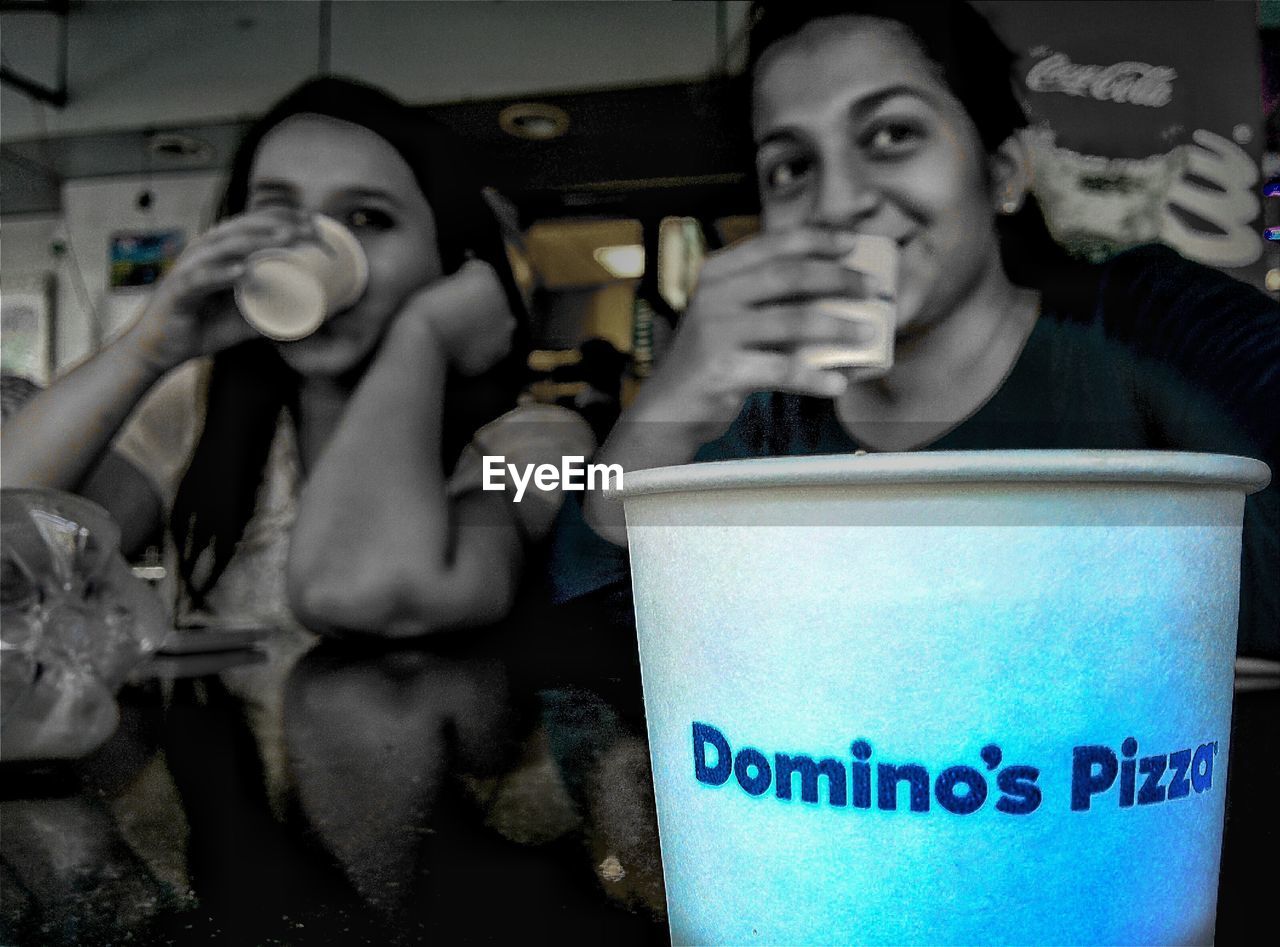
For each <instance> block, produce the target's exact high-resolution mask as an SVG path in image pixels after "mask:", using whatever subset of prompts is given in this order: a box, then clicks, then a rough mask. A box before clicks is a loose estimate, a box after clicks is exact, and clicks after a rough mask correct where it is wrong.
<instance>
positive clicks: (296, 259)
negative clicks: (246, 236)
mask: <svg viewBox="0 0 1280 947" xmlns="http://www.w3.org/2000/svg"><path fill="white" fill-rule="evenodd" d="M313 220H314V222H315V226H316V231H317V234H318V236H319V237H320V240H319V242H317V243H303V244H299V245H297V246H293V247H282V248H279V249H270V250H263V251H261V252H259V253H255V254H254V255H253V256H252V257H250V258H249V272H248V273H247V275H246V276H245V278H244V279H242V280H241V281H240V282H239V283H238V284H236V289H235V297H236V305H237V306H238V307H239V308H240V312H241V313H242V314H243V315H244V318H245V321H247V322H248V323H249V324H250V325H251V326H253V327H254V328H255V329H257V330H258V331H259V332H261V333H262V334H263V335H265V336H267V337H268V338H271V339H275V340H277V341H281V342H292V341H295V340H297V339H301V338H305V337H306V336H308V335H310V334H311V333H313V332H315V331H316V329H318V328H320V326H321V325H322V324H323V323H324V321H325V320H326V319H328V318H329V317H330V316H332V315H334V314H335V313H337V312H340V311H341V310H343V309H345V308H346V307H348V306H350V305H351V304H352V303H354V302H355V301H356V300H357V299H359V298H360V296H361V294H362V293H364V290H365V286H366V284H367V283H368V278H369V263H368V260H367V259H366V258H365V255H364V249H363V248H362V247H361V246H360V241H359V240H357V239H356V237H355V235H354V234H353V233H352V232H351V231H350V230H348V229H347V228H346V227H344V226H342V224H340V223H338V222H337V221H336V220H333V219H332V218H330V217H325V216H323V215H321V214H317V215H316V216H315V217H314V218H313Z"/></svg>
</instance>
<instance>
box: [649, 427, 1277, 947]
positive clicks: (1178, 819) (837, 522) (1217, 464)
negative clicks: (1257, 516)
mask: <svg viewBox="0 0 1280 947" xmlns="http://www.w3.org/2000/svg"><path fill="white" fill-rule="evenodd" d="M1268 478H1269V471H1268V470H1267V468H1266V466H1265V465H1264V464H1262V463H1259V462H1257V461H1254V460H1248V459H1245V458H1239V457H1225V456H1217V455H1207V454H1177V453H1154V452H1124V451H1012V452H990V453H986V452H973V453H945V452H925V453H919V454H896V455H895V454H884V455H867V456H858V457H847V456H846V457H817V458H784V459H769V460H756V461H741V462H732V463H713V464H695V465H691V466H685V467H673V468H665V469H659V470H651V471H641V472H637V473H634V474H629V475H628V477H627V483H626V490H625V494H624V501H625V508H626V516H627V527H628V533H629V539H630V546H631V563H632V576H633V584H634V589H635V605H636V621H637V625H638V629H639V644H640V658H641V666H642V672H643V681H644V698H645V710H646V715H647V718H648V729H649V741H650V747H651V753H652V761H653V773H654V783H655V790H656V799H657V807H658V820H659V828H660V834H661V843H662V858H663V871H664V874H665V878H666V890H667V904H668V911H669V916H670V924H671V936H672V941H673V942H674V943H676V944H693V943H703V944H712V943H714V944H725V943H732V944H749V943H759V944H805V943H836V944H848V943H869V944H907V943H917V944H919V943H924V944H955V943H962V944H978V943H1018V944H1032V943H1071V944H1092V943H1106V944H1117V943H1123V944H1149V943H1160V944H1169V943H1179V944H1183V943H1209V942H1211V941H1212V939H1213V931H1214V915H1215V908H1216V897H1217V887H1218V866H1219V857H1220V849H1221V841H1222V821H1223V802H1224V798H1225V790H1226V775H1227V750H1228V740H1229V737H1230V721H1231V698H1232V668H1233V659H1234V655H1235V640H1236V619H1237V608H1238V597H1239V568H1240V537H1241V522H1242V511H1243V505H1244V497H1245V494H1246V493H1249V492H1252V491H1254V490H1257V489H1260V488H1261V487H1262V486H1264V485H1265V483H1266V482H1267V480H1268ZM1131 741H1132V742H1131ZM1135 743H1136V746H1135V745H1134V744H1135ZM886 766H887V767H892V768H891V769H884V768H883V767H886ZM1157 770H1159V771H1160V772H1159V773H1158V774H1157V773H1156V771H1157ZM1153 774H1155V776H1156V777H1158V778H1155V777H1153ZM780 775H782V776H783V778H781V779H780V778H779V776H780ZM1153 778H1154V781H1153V782H1148V780H1151V779H1153Z"/></svg>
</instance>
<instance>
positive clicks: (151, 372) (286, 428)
mask: <svg viewBox="0 0 1280 947" xmlns="http://www.w3.org/2000/svg"><path fill="white" fill-rule="evenodd" d="M221 217H222V219H221V221H220V222H219V223H218V224H217V225H216V226H215V227H213V228H212V229H211V230H209V231H208V232H206V233H205V234H203V235H202V236H201V237H200V238H199V239H198V240H196V241H195V242H193V243H192V244H191V245H190V246H189V247H188V248H187V249H186V251H185V252H184V253H183V254H182V256H181V257H180V258H179V260H178V261H177V263H176V264H175V265H174V268H173V270H172V271H171V272H170V273H169V274H168V275H167V276H166V277H165V278H164V279H163V280H162V281H161V283H160V284H159V285H158V286H157V287H156V289H155V291H154V293H153V294H152V296H151V298H150V300H149V301H148V303H147V304H146V306H145V307H144V309H143V311H142V313H141V314H140V316H139V317H138V319H137V321H136V322H135V323H134V324H133V325H132V326H131V327H130V328H129V329H128V330H127V331H126V332H125V333H124V334H123V335H122V336H121V337H120V338H119V339H118V340H117V341H116V342H114V343H113V344H111V345H110V346H108V347H107V348H106V349H104V350H103V351H102V352H100V353H99V354H98V355H96V356H94V357H93V358H91V359H90V360H88V361H87V362H86V363H84V364H83V365H81V366H80V367H79V368H77V369H76V370H75V371H73V372H71V373H70V374H69V375H67V376H66V377H65V378H63V379H62V380H60V381H59V382H58V383H57V384H55V385H53V386H52V387H51V388H50V389H49V390H48V391H46V392H43V393H41V394H40V395H38V396H37V397H36V398H34V399H33V400H32V401H31V402H30V403H28V404H27V405H26V406H25V408H24V409H23V410H22V411H21V412H20V413H19V414H17V415H16V416H14V417H13V418H12V419H11V420H10V421H9V422H8V423H7V424H6V427H5V432H4V441H5V444H4V446H5V452H4V455H5V457H4V459H5V465H4V468H5V469H4V484H5V486H38V487H49V488H54V489H63V490H72V491H75V490H78V489H80V488H81V485H82V484H83V483H84V482H85V480H86V478H87V476H88V475H89V474H90V472H91V471H92V469H93V467H94V465H95V463H96V462H97V460H98V458H100V457H101V456H102V455H103V454H104V452H105V451H106V450H107V448H108V446H110V445H111V444H112V443H113V441H114V443H115V447H116V448H117V450H118V451H119V452H120V453H122V454H124V456H126V457H127V458H129V459H131V460H132V461H133V466H134V467H136V468H137V473H139V476H137V477H133V478H131V479H129V480H128V481H127V482H125V481H122V482H121V483H119V484H118V485H117V488H116V489H115V490H114V495H113V496H111V497H107V498H105V500H106V503H107V505H108V506H109V507H110V511H111V512H113V513H116V514H117V515H118V516H119V517H121V518H125V519H129V520H131V521H133V522H132V527H133V528H131V530H130V532H131V533H133V534H137V535H147V534H148V533H149V532H150V530H147V529H145V528H141V526H140V524H139V523H137V522H136V521H137V520H139V519H147V518H151V521H152V522H158V521H161V520H163V521H167V523H168V526H169V530H170V533H171V536H172V539H173V541H174V544H175V546H176V551H177V561H178V569H179V574H180V576H181V589H180V592H181V593H182V598H183V605H182V608H181V610H180V611H182V612H183V613H190V612H191V611H193V610H196V609H198V610H203V611H206V612H209V613H212V614H213V615H215V616H217V618H218V620H220V621H252V622H254V623H260V624H271V625H276V626H280V627H295V628H296V627H297V622H298V621H300V622H301V623H302V624H303V625H305V626H306V627H308V628H310V629H312V630H316V631H321V632H332V633H352V632H354V633H369V634H374V635H389V636H416V635H422V634H426V633H431V632H436V631H443V630H449V629H459V628H466V627H471V626H476V625H481V624H487V623H491V622H493V621H495V620H497V619H499V618H501V617H502V616H503V615H504V614H505V613H506V611H507V610H508V609H509V608H510V605H511V603H512V601H513V598H514V595H515V590H516V586H517V583H518V581H519V578H520V575H521V570H522V563H523V557H524V553H525V547H526V545H527V543H528V542H529V541H530V540H536V539H537V538H538V537H539V536H540V535H541V534H543V533H545V531H546V529H547V527H548V526H549V521H550V518H551V517H552V516H554V510H555V503H556V502H557V501H558V497H556V496H554V495H553V494H550V493H549V494H546V495H541V496H535V497H532V499H533V501H534V502H532V503H529V502H527V501H526V502H525V503H524V504H522V505H521V506H520V507H515V506H513V505H512V504H511V503H509V502H508V501H507V500H506V499H505V497H504V495H503V494H501V493H491V492H482V491H481V490H480V486H481V483H480V463H479V455H480V454H482V453H514V454H518V455H519V454H524V455H528V456H525V458H524V459H525V460H528V461H531V462H536V461H539V460H547V461H550V462H558V460H559V457H560V455H561V454H562V453H564V452H568V453H575V454H576V453H584V452H588V451H589V449H590V445H591V443H592V440H591V438H590V434H589V432H587V431H586V426H585V424H582V423H581V422H577V423H575V422H574V421H573V419H572V416H570V415H568V413H567V412H560V411H559V410H558V409H557V410H556V411H552V412H550V414H548V413H547V409H531V410H532V413H530V410H526V409H521V410H517V411H515V412H512V413H506V414H504V412H509V410H510V409H512V408H513V407H514V405H515V398H516V394H517V392H518V391H519V389H520V387H521V384H522V381H523V372H524V357H525V329H524V324H523V321H522V320H521V319H518V318H517V317H516V315H514V313H522V312H523V308H522V305H521V300H520V297H519V294H518V291H517V289H516V286H515V284H514V281H513V278H512V276H511V272H510V269H509V267H508V264H507V261H506V256H505V251H504V246H503V242H502V239H501V236H500V233H499V229H498V226H497V223H496V220H495V218H494V216H493V214H492V213H491V212H490V210H489V207H488V205H487V203H486V202H485V200H484V199H483V195H482V193H481V188H480V186H479V183H478V181H477V180H476V179H475V178H474V176H473V173H472V172H471V170H470V166H469V165H468V163H467V161H466V160H465V158H464V157H463V155H462V153H461V150H460V148H459V145H458V143H457V142H456V141H455V140H454V139H453V137H452V136H451V135H450V134H449V133H448V132H447V131H445V130H444V129H443V128H442V127H439V126H436V125H434V124H431V123H429V122H428V121H426V120H425V119H423V118H422V117H421V116H419V115H417V114H416V113H414V112H413V111H411V110H410V109H408V108H407V107H405V106H403V105H401V104H400V103H398V102H396V101H395V100H393V99H391V98H390V97H388V96H386V95H385V94H383V93H381V92H379V91H376V90H374V89H371V88H368V87H365V86H362V85H358V84H355V83H352V82H348V81H345V80H339V79H320V80H315V81H313V82H310V83H308V84H306V85H304V86H302V87H301V88H300V89H298V90H297V91H295V92H294V93H292V94H291V95H289V96H288V97H287V98H286V99H284V100H283V101H282V102H281V103H280V104H279V105H277V106H276V107H275V108H273V109H272V110H271V112H270V113H269V114H268V115H266V116H265V117H264V118H263V119H261V120H260V121H259V122H257V123H256V124H255V125H254V126H253V127H252V128H251V129H250V130H249V132H248V134H247V136H246V138H245V140H244V142H243V144H242V146H241V148H240V150H239V152H238V153H237V155H236V157H235V160H234V163H233V166H232V169H231V174H230V179H229V182H228V186H227V190H226V194H225V198H224V202H223V208H222V215H221ZM326 255H330V256H333V257H334V258H335V259H338V263H336V264H334V265H335V266H337V265H339V264H340V265H342V266H345V267H347V269H348V270H349V272H346V273H344V274H341V278H337V279H335V278H333V276H332V273H329V272H327V271H325V270H324V266H325V264H324V262H323V260H324V258H325V257H326ZM299 259H301V263H299ZM317 259H319V260H320V262H319V263H317V262H316V260H317ZM264 260H270V261H273V263H274V264H277V266H278V267H279V266H285V267H286V268H287V267H294V270H293V271H291V272H293V276H289V275H288V274H286V275H285V279H284V282H283V284H281V283H280V281H279V280H278V279H277V281H276V286H277V288H279V287H280V286H281V285H283V289H285V290H291V291H294V297H293V299H294V304H295V305H298V306H301V305H303V304H304V303H306V302H307V300H306V299H305V298H304V297H305V292H304V291H306V290H307V286H308V285H311V286H312V287H313V288H312V289H311V290H310V292H312V293H313V294H315V293H317V292H330V293H334V292H345V293H346V297H345V298H342V299H339V300H337V301H336V304H335V301H334V300H332V299H330V300H327V301H326V300H321V301H319V302H316V301H315V300H312V301H311V302H312V303H314V304H315V305H319V306H323V307H325V308H326V309H327V310H336V311H330V312H328V313H319V314H318V316H319V318H315V319H313V322H320V321H321V320H323V321H322V324H320V325H319V326H318V327H317V328H315V331H313V332H310V334H306V333H307V330H309V329H310V328H312V326H304V327H302V328H301V329H299V328H297V327H296V326H293V325H291V322H294V321H297V320H296V319H295V318H294V317H295V315H296V314H295V313H292V312H283V313H281V312H279V311H277V310H279V309H280V307H279V306H278V305H276V306H275V310H273V309H272V305H273V300H272V299H271V298H270V297H271V292H272V286H271V284H270V283H269V281H268V280H267V279H266V278H265V277H262V276H261V275H260V274H255V273H254V268H255V266H259V267H260V264H262V262H263V261H264ZM308 260H309V261H310V262H308ZM298 266H301V268H302V272H301V274H300V275H299V274H298V273H297V272H295V271H296V269H297V267H298ZM308 266H310V267H311V270H312V272H311V273H310V275H308V272H307V267H308ZM260 268H261V267H260ZM268 275H270V274H268ZM276 276H277V277H279V273H277V274H276ZM291 280H292V281H291ZM308 280H311V283H308ZM325 280H328V281H329V284H332V285H329V284H326V285H323V286H321V287H320V289H319V290H317V289H315V288H314V284H315V283H317V282H319V283H324V282H325ZM344 280H345V282H344ZM264 284H266V288H265V289H264ZM339 284H341V286H339ZM335 286H338V288H337V289H335V288H334V287H335ZM299 287H301V289H299ZM237 290H238V292H237ZM298 292H302V295H301V296H299V295H297V293H298ZM235 297H238V298H239V300H240V305H241V307H243V308H245V310H246V312H247V313H249V314H252V315H254V316H255V318H256V320H257V321H258V322H259V324H262V323H263V322H264V321H265V322H266V323H270V325H268V330H269V331H271V334H273V335H274V336H275V338H264V337H263V336H262V335H260V334H259V332H258V331H256V330H255V329H254V328H253V327H251V326H250V324H249V323H248V322H247V321H246V319H245V318H244V317H242V315H241V313H240V312H238V311H237V306H236V301H235ZM299 300H301V301H299ZM255 306H256V308H255ZM285 309H288V307H287V306H286V307H285ZM264 312H265V313H267V316H265V317H264V315H263V314H264ZM326 314H327V315H328V318H323V317H324V315H326ZM272 315H274V317H276V318H277V321H279V322H280V325H275V324H274V323H271V317H272ZM306 315H307V317H308V318H310V317H311V316H315V315H317V314H316V313H310V314H306ZM303 321H305V319H304V320H303ZM286 324H290V325H286ZM282 327H283V328H282ZM281 339H286V340H287V341H281ZM175 369H177V370H178V371H176V372H175ZM166 375H168V377H167V378H166V380H165V381H164V382H161V379H162V378H164V377H165V376H166ZM157 388H158V389H159V390H157V391H154V392H153V389H157ZM149 392H153V395H152V397H151V398H150V399H149V400H148V399H147V396H148V393H149ZM140 404H141V408H139V405H140ZM131 416H132V420H130V418H131ZM566 419H567V421H568V423H551V422H554V421H566ZM529 420H546V421H548V423H546V424H537V425H532V426H531V425H529V424H527V423H525V424H522V423H520V422H521V421H529ZM534 426H536V427H537V429H538V430H539V431H540V432H541V433H542V434H544V435H546V436H544V437H542V438H541V439H534V438H530V437H529V436H528V431H529V430H530V429H531V427H534ZM469 442H473V443H471V444H470V446H469ZM507 445H510V449H508V450H504V446H507ZM562 448H563V450H562ZM534 455H536V456H534ZM531 492H536V491H531ZM295 619H296V620H295Z"/></svg>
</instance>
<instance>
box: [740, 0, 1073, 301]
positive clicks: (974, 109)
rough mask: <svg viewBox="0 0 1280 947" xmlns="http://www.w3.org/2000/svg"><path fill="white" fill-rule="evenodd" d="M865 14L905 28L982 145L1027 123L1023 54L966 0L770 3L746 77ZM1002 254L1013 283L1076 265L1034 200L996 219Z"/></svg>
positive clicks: (1031, 282)
mask: <svg viewBox="0 0 1280 947" xmlns="http://www.w3.org/2000/svg"><path fill="white" fill-rule="evenodd" d="M836 16H862V17H871V18H875V19H880V20H891V21H893V22H895V23H898V24H900V25H901V26H903V27H905V28H906V29H907V31H908V32H909V33H910V35H911V37H912V38H913V39H914V40H915V41H916V43H917V44H918V45H919V46H920V49H921V51H922V52H923V53H924V55H925V56H926V57H927V58H928V59H930V60H931V61H932V62H933V63H935V64H936V65H937V67H938V69H939V78H940V79H941V80H942V81H943V82H944V83H945V84H946V86H947V87H948V88H949V89H950V90H951V93H952V95H954V96H955V97H956V100H957V101H958V102H959V103H960V105H961V106H962V107H963V108H964V110H965V112H966V113H967V114H968V116H969V118H970V120H971V121H972V122H973V124H974V127H975V128H976V129H977V132H978V137H979V139H980V140H981V141H982V146H983V148H985V149H986V151H987V153H988V154H992V153H994V152H995V151H996V149H998V148H999V147H1000V145H1001V144H1003V143H1004V142H1005V141H1006V140H1007V139H1008V138H1009V136H1010V135H1012V134H1014V132H1016V131H1017V130H1018V129H1020V128H1025V127H1026V125H1027V116H1026V112H1025V111H1024V110H1023V107H1022V103H1021V102H1020V101H1019V100H1018V97H1017V96H1016V95H1015V94H1014V75H1013V69H1014V65H1015V64H1016V62H1017V56H1015V55H1014V54H1013V52H1012V51H1011V50H1010V49H1009V47H1008V46H1006V45H1005V44H1004V42H1003V40H1001V39H1000V37H999V36H998V35H997V34H996V32H995V30H994V29H992V27H991V24H990V23H988V22H987V20H986V18H985V17H984V16H983V15H982V14H981V13H979V12H978V11H977V10H976V9H974V8H973V7H972V6H970V5H969V4H968V3H965V2H963V0H843V2H838V0H837V2H830V0H828V2H807V3H806V2H767V0H756V2H755V3H753V4H752V8H751V14H750V23H751V32H750V36H749V39H748V47H747V75H748V77H753V76H754V74H755V71H756V68H757V67H758V66H759V64H760V60H761V58H762V57H763V56H764V54H765V52H766V50H768V48H769V47H770V46H772V45H773V44H775V43H778V42H780V41H782V40H784V39H787V38H788V37H791V36H794V35H796V34H797V33H799V32H800V31H801V30H802V29H803V28H804V27H805V25H806V24H808V23H810V22H812V21H814V20H818V19H823V18H826V17H836ZM996 229H997V232H998V235H999V238H1000V256H1001V260H1002V261H1003V263H1004V269H1005V272H1006V273H1007V274H1008V276H1009V278H1010V279H1011V280H1013V282H1015V283H1017V284H1019V285H1023V286H1032V287H1037V288H1044V286H1045V284H1046V283H1047V282H1048V281H1050V280H1055V279H1056V278H1057V277H1058V276H1059V274H1061V272H1062V270H1061V267H1062V266H1063V265H1064V264H1068V265H1069V264H1070V262H1071V261H1070V260H1069V258H1068V257H1067V255H1066V252H1065V251H1064V250H1063V249H1062V248H1061V247H1060V246H1059V245H1058V244H1057V243H1056V242H1055V241H1054V239H1053V237H1052V235H1051V234H1050V233H1049V228H1048V226H1047V225H1046V224H1045V220H1044V215H1043V214H1042V212H1041V210H1040V205H1039V203H1038V202H1037V201H1036V200H1035V198H1034V197H1032V196H1031V195H1028V196H1027V199H1026V200H1025V201H1024V202H1023V205H1022V208H1021V209H1020V210H1019V211H1018V212H1017V213H1015V214H1011V215H1001V216H998V217H997V218H996Z"/></svg>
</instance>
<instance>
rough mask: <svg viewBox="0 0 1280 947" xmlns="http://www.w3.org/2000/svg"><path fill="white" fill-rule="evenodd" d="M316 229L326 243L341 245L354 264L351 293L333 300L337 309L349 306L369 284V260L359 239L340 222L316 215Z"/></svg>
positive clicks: (324, 215) (362, 293) (322, 215)
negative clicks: (320, 232)
mask: <svg viewBox="0 0 1280 947" xmlns="http://www.w3.org/2000/svg"><path fill="white" fill-rule="evenodd" d="M315 220H316V227H317V228H318V229H319V230H320V231H322V232H323V234H324V236H325V238H326V240H327V242H329V243H330V245H331V246H332V245H333V244H335V243H336V244H341V245H342V250H343V251H345V253H346V255H347V257H348V258H349V259H350V260H351V261H352V263H353V264H354V272H353V273H352V274H351V275H352V277H353V280H354V281H353V283H352V287H351V292H349V293H347V295H346V296H345V297H344V298H342V299H339V300H335V304H336V305H337V306H338V307H339V308H343V307H346V306H350V305H351V304H352V303H354V302H355V301H356V300H357V299H359V298H360V297H361V296H362V295H364V291H365V288H366V287H367V286H368V283H369V258H368V257H367V256H365V252H364V246H363V245H362V244H361V243H360V239H359V238H358V237H357V236H356V235H355V234H353V233H352V232H351V230H350V228H348V227H347V226H346V225H344V224H343V223H342V222H341V221H340V220H335V219H334V218H332V217H329V216H328V215H326V214H316V215H315Z"/></svg>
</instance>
